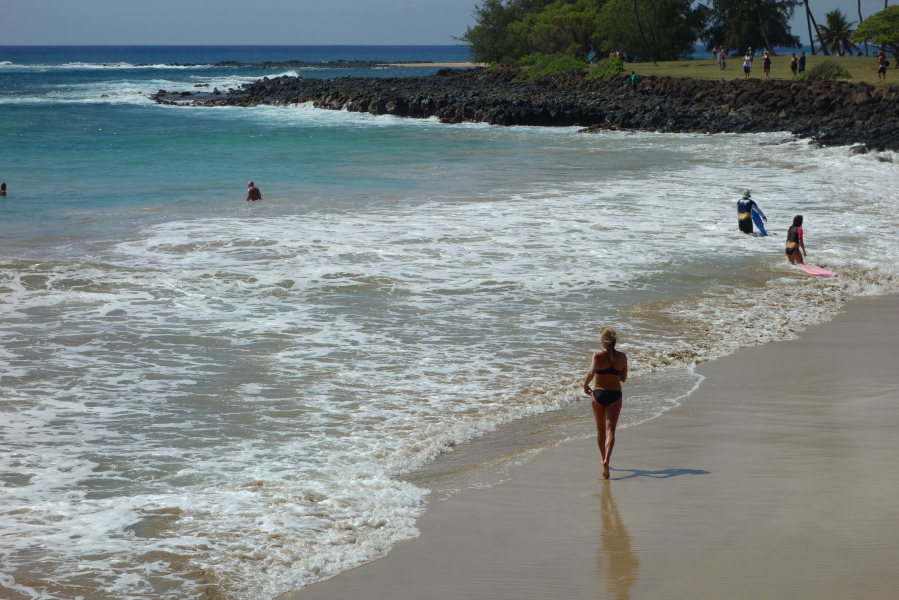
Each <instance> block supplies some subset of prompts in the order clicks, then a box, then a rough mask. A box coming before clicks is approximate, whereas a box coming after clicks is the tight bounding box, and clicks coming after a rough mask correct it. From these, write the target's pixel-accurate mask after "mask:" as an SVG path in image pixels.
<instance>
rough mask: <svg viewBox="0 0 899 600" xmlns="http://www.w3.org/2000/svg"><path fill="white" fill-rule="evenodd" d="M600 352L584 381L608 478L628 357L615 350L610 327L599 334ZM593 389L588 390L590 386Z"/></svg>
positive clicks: (615, 336) (612, 330)
mask: <svg viewBox="0 0 899 600" xmlns="http://www.w3.org/2000/svg"><path fill="white" fill-rule="evenodd" d="M599 341H600V342H602V348H603V349H602V352H594V353H593V361H592V362H591V363H590V370H589V371H588V372H587V378H586V379H585V380H584V393H585V394H587V395H588V396H592V397H593V403H592V404H593V417H594V418H595V419H596V443H597V445H598V446H599V454H600V455H601V456H602V476H603V478H605V479H608V478H609V460H610V459H611V458H612V448H613V447H614V446H615V428H616V427H617V426H618V417H619V416H621V404H622V400H621V397H622V395H621V384H622V383H624V382H625V381H627V355H626V354H625V353H624V352H619V351H617V350H615V343H616V342H617V341H618V334H617V333H615V330H614V329H612V328H611V327H603V328H602V330H600V332H599ZM591 381H592V382H593V387H594V389H590V382H591Z"/></svg>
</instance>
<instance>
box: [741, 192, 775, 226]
mask: <svg viewBox="0 0 899 600" xmlns="http://www.w3.org/2000/svg"><path fill="white" fill-rule="evenodd" d="M753 208H754V209H755V210H756V212H758V213H759V215H760V216H761V217H762V220H763V221H765V223H767V222H768V217H766V216H765V213H763V212H762V209H761V208H759V205H758V204H756V203H755V200H753V199H752V194H750V193H749V190H743V197H742V198H741V199H739V200H737V225H738V226H739V228H740V231H742V232H743V233H752V232H753V228H752V209H753Z"/></svg>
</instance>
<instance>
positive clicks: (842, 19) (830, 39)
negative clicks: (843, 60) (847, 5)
mask: <svg viewBox="0 0 899 600" xmlns="http://www.w3.org/2000/svg"><path fill="white" fill-rule="evenodd" d="M824 18H825V20H826V23H825V24H824V25H823V26H821V28H820V29H821V31H820V33H819V34H818V41H819V42H821V46H822V47H830V49H831V51H832V52H835V53H841V54H850V55H851V54H852V52H853V50H855V48H856V46H855V44H853V43H852V40H851V39H850V38H851V37H852V31H853V30H852V26H853V25H855V21H852V22H850V21H848V20H847V19H846V15H844V14H843V13H842V11H841V10H840V9H839V8H835V9H833V10H832V11H830V12H829V13H827V14H826V15H824Z"/></svg>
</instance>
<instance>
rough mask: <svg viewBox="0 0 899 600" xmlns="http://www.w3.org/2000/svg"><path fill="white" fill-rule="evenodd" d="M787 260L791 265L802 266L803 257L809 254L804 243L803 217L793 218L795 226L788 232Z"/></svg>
mask: <svg viewBox="0 0 899 600" xmlns="http://www.w3.org/2000/svg"><path fill="white" fill-rule="evenodd" d="M786 252H787V260H788V261H790V264H793V265H801V264H802V263H803V260H802V255H803V254H808V252H806V250H805V242H804V241H802V215H796V216H795V217H793V225H792V226H791V227H790V229H788V230H787V250H786Z"/></svg>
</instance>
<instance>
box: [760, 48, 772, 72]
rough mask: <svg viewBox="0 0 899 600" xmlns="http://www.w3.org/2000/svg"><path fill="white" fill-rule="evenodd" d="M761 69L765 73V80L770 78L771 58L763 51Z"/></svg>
mask: <svg viewBox="0 0 899 600" xmlns="http://www.w3.org/2000/svg"><path fill="white" fill-rule="evenodd" d="M762 69H763V70H764V71H765V79H768V78H770V77H771V57H770V56H769V55H768V51H767V50H766V51H765V58H764V59H763V60H762Z"/></svg>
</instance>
